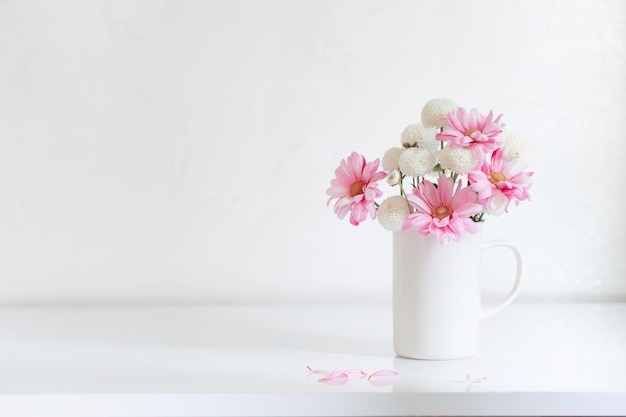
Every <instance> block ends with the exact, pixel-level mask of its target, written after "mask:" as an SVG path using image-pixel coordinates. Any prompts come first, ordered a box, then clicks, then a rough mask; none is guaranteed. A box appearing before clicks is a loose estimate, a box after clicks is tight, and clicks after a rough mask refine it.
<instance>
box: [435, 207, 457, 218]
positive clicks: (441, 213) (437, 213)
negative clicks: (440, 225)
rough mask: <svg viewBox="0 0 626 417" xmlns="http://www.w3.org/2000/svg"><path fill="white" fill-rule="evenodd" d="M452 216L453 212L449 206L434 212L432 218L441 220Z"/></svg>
mask: <svg viewBox="0 0 626 417" xmlns="http://www.w3.org/2000/svg"><path fill="white" fill-rule="evenodd" d="M450 214H452V210H450V207H448V206H439V207H437V208H436V209H434V210H433V212H432V216H433V217H435V218H437V219H439V220H441V219H445V218H446V217H448V216H449V215H450Z"/></svg>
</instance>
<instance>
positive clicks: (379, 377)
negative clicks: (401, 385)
mask: <svg viewBox="0 0 626 417" xmlns="http://www.w3.org/2000/svg"><path fill="white" fill-rule="evenodd" d="M399 379H400V377H399V375H398V371H394V370H393V369H381V370H379V371H376V372H373V373H372V374H370V376H369V377H368V378H367V380H368V381H369V382H370V384H372V385H379V386H382V385H393V384H395V383H396V382H398V380H399Z"/></svg>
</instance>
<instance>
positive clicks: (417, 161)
mask: <svg viewBox="0 0 626 417" xmlns="http://www.w3.org/2000/svg"><path fill="white" fill-rule="evenodd" d="M398 165H399V167H400V171H402V173H403V174H404V175H409V176H411V177H419V176H424V175H426V174H429V173H430V172H432V170H433V167H434V166H435V158H434V156H433V154H432V152H429V151H427V150H426V149H422V148H408V149H405V150H404V152H402V155H400V158H399V159H398Z"/></svg>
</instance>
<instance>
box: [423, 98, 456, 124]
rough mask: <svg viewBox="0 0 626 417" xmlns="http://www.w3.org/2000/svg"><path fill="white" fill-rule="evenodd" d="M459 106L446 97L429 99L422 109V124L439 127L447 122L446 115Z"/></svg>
mask: <svg viewBox="0 0 626 417" xmlns="http://www.w3.org/2000/svg"><path fill="white" fill-rule="evenodd" d="M458 108H459V106H457V104H456V103H455V102H454V101H452V100H450V99H447V98H434V99H432V100H430V101H429V102H428V103H426V105H424V108H423V109H422V124H423V125H424V126H426V127H434V128H437V129H439V128H440V127H442V126H444V125H446V124H448V119H447V117H446V116H447V115H448V113H450V112H455V111H456V110H457V109H458Z"/></svg>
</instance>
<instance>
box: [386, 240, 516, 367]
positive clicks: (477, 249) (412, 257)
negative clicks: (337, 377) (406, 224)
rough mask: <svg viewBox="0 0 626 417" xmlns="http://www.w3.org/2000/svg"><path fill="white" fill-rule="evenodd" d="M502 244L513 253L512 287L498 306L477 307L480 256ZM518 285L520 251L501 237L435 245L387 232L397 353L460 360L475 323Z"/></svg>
mask: <svg viewBox="0 0 626 417" xmlns="http://www.w3.org/2000/svg"><path fill="white" fill-rule="evenodd" d="M496 247H504V248H508V249H510V250H511V251H512V252H513V254H514V255H515V261H516V273H515V282H514V284H513V288H512V290H511V292H510V293H509V294H508V296H507V297H506V298H505V299H504V301H502V302H501V303H500V304H499V305H498V306H496V307H495V308H492V309H490V310H485V309H484V308H483V307H482V305H481V285H480V273H481V268H480V265H481V255H482V252H483V251H484V250H487V249H491V248H496ZM521 283H522V255H521V252H520V251H519V249H518V248H517V246H515V245H514V244H513V243H510V242H507V241H502V240H498V241H488V242H482V241H481V239H480V234H469V233H466V234H464V235H463V237H462V238H461V240H460V241H458V242H457V241H449V242H448V243H447V244H446V245H443V246H442V245H441V244H440V243H439V241H438V240H437V238H436V237H435V236H434V235H430V236H426V237H424V236H420V235H419V233H418V232H417V231H406V232H394V233H393V335H394V336H393V339H394V350H395V352H396V354H397V355H398V356H402V357H405V358H412V359H431V360H445V359H460V358H468V357H472V356H475V355H476V354H477V353H478V349H479V330H480V321H481V320H482V319H484V318H486V317H489V316H491V315H492V314H494V313H496V312H497V311H500V310H501V309H503V308H504V307H506V306H507V305H509V304H510V303H511V302H512V301H513V299H514V298H515V297H516V296H517V294H518V293H519V290H520V285H521Z"/></svg>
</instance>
